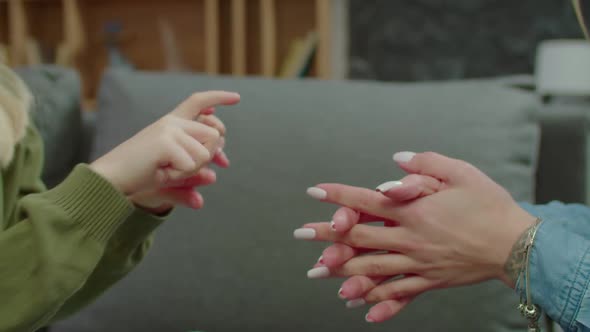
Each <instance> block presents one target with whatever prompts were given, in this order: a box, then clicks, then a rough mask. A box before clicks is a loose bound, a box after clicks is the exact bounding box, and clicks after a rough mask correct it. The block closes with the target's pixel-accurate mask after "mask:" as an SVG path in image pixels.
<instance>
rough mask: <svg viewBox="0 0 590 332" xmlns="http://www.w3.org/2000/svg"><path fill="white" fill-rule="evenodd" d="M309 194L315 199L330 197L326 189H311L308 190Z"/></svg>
mask: <svg viewBox="0 0 590 332" xmlns="http://www.w3.org/2000/svg"><path fill="white" fill-rule="evenodd" d="M307 194H308V195H309V196H311V197H313V198H315V199H320V200H321V199H324V198H326V196H328V193H327V192H326V191H325V190H324V189H320V188H316V187H311V188H307Z"/></svg>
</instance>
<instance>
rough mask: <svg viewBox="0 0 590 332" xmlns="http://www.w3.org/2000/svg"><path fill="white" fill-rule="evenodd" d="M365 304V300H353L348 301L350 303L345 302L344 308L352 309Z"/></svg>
mask: <svg viewBox="0 0 590 332" xmlns="http://www.w3.org/2000/svg"><path fill="white" fill-rule="evenodd" d="M366 303H367V302H365V300H363V299H354V300H350V301H348V302H346V307H347V308H348V309H354V308H358V307H362V306H364V305H365V304H366Z"/></svg>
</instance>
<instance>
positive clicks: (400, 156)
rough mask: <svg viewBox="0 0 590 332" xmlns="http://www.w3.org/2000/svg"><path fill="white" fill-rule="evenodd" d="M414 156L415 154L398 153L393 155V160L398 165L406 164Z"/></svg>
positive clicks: (407, 152)
mask: <svg viewBox="0 0 590 332" xmlns="http://www.w3.org/2000/svg"><path fill="white" fill-rule="evenodd" d="M415 155H416V153H414V152H409V151H404V152H398V153H396V154H394V155H393V160H394V161H395V162H398V163H407V162H409V161H410V160H412V158H414V156H415Z"/></svg>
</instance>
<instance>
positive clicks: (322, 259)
mask: <svg viewBox="0 0 590 332" xmlns="http://www.w3.org/2000/svg"><path fill="white" fill-rule="evenodd" d="M318 263H320V264H324V256H323V255H322V256H320V258H318Z"/></svg>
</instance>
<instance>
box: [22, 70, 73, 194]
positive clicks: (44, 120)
mask: <svg viewBox="0 0 590 332" xmlns="http://www.w3.org/2000/svg"><path fill="white" fill-rule="evenodd" d="M17 73H18V74H19V75H20V76H21V77H22V79H23V80H24V81H25V83H26V84H27V85H28V86H29V88H30V89H31V92H32V93H33V96H34V99H35V104H34V105H33V110H32V118H33V122H34V124H35V125H36V127H37V129H39V132H40V134H41V137H42V138H43V143H44V151H45V164H44V166H43V180H44V182H45V183H46V184H47V186H49V187H53V186H54V185H56V184H58V183H59V182H61V181H62V180H63V179H64V178H65V177H66V176H67V175H68V174H69V173H70V171H71V170H72V167H73V166H74V165H75V164H76V163H78V162H79V161H80V150H81V148H82V146H83V140H82V120H81V112H80V79H79V77H78V74H77V73H76V72H75V71H73V70H71V69H65V68H61V67H57V66H35V67H26V68H19V69H17Z"/></svg>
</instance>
